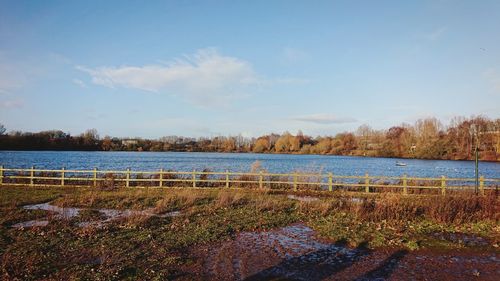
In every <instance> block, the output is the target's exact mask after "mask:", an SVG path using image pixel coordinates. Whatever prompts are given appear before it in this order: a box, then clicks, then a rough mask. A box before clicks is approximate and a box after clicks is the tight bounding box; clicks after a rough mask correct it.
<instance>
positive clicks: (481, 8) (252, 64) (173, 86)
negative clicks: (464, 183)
mask: <svg viewBox="0 0 500 281" xmlns="http://www.w3.org/2000/svg"><path fill="white" fill-rule="evenodd" d="M472 115H484V116H487V117H490V118H500V1H497V0H491V1H490V0H481V1H477V0H471V1H461V0H440V1H438V0H435V1H368V0H367V1H357V0H353V1H347V0H346V1H292V0H289V1H256V0H254V1H215V0H214V1H124V0H121V1H66V0H64V1H50V0H47V1H21V0H15V1H5V0H0V123H1V124H4V126H5V127H6V128H7V129H8V130H9V131H10V130H21V131H31V132H37V131H41V130H51V129H60V130H63V131H65V132H68V133H71V134H73V135H75V134H79V133H81V132H83V131H85V130H86V129H89V128H95V129H97V130H98V132H99V134H100V135H101V136H105V135H111V136H118V137H145V138H158V137H161V136H168V135H182V136H190V137H200V136H207V137H212V136H217V135H237V134H242V135H243V136H259V135H262V134H267V133H271V132H275V133H282V132H285V131H289V132H291V133H295V132H297V131H298V130H302V131H303V132H304V133H305V134H310V135H335V134H336V133H339V132H343V131H353V130H355V129H356V128H357V127H359V126H360V125H362V124H368V125H370V126H372V127H373V128H376V129H382V128H389V127H390V126H393V125H398V124H401V123H403V122H405V123H410V124H411V123H413V122H415V121H416V120H417V119H419V118H426V117H437V118H438V119H440V120H441V121H442V122H443V123H444V124H446V123H447V122H448V121H449V120H450V119H451V118H452V117H454V116H472Z"/></svg>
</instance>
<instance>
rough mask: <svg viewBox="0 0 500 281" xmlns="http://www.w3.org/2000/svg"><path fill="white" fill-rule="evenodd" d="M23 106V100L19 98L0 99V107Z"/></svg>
mask: <svg viewBox="0 0 500 281" xmlns="http://www.w3.org/2000/svg"><path fill="white" fill-rule="evenodd" d="M23 106H24V101H23V100H21V99H15V100H6V101H0V108H3V109H13V108H21V107H23Z"/></svg>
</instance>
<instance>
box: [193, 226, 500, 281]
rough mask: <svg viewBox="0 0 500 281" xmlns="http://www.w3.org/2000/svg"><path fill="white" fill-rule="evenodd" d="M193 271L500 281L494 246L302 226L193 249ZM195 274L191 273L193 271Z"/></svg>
mask: <svg viewBox="0 0 500 281" xmlns="http://www.w3.org/2000/svg"><path fill="white" fill-rule="evenodd" d="M193 254H194V255H195V256H196V257H197V258H196V261H197V262H196V263H195V264H194V265H191V266H189V267H188V268H185V270H186V271H188V272H190V275H191V274H193V272H194V273H195V275H197V276H198V277H199V278H200V279H210V280H499V279H498V276H500V259H499V255H498V254H499V252H498V251H497V250H495V249H489V250H487V251H484V250H481V251H478V250H474V249H470V248H467V249H466V248H464V249H453V250H445V251H437V250H429V249H426V250H416V251H408V250H406V249H394V248H387V249H378V250H370V249H368V248H366V247H364V246H363V245H360V246H358V247H357V248H350V247H348V246H346V244H345V243H344V242H343V241H337V242H336V243H331V242H329V241H324V240H321V239H317V238H316V237H315V233H314V231H313V230H312V229H310V228H309V227H307V226H305V225H302V224H295V225H292V226H288V227H284V228H280V229H276V230H272V231H266V232H243V233H240V234H238V235H237V236H236V238H235V239H232V240H228V241H224V242H220V243H217V244H211V245H206V246H203V247H201V248H199V247H197V248H196V249H193ZM191 276H192V275H191Z"/></svg>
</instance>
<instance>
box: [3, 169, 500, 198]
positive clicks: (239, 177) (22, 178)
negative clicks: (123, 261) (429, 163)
mask: <svg viewBox="0 0 500 281" xmlns="http://www.w3.org/2000/svg"><path fill="white" fill-rule="evenodd" d="M0 185H24V186H26V185H28V186H101V185H113V186H125V187H174V186H175V187H183V186H190V187H226V188H230V187H255V188H257V187H258V188H261V189H264V188H270V189H293V190H295V191H297V190H307V189H318V190H328V191H334V190H350V191H353V190H355V191H364V192H367V193H368V192H383V191H388V190H389V191H399V192H403V193H404V194H409V193H417V192H419V191H420V192H421V191H422V190H435V191H436V192H438V193H440V194H443V195H445V194H446V192H447V191H467V190H468V191H474V190H476V191H479V192H480V193H481V194H483V195H484V194H485V192H488V191H491V190H498V188H499V187H500V179H498V178H489V179H487V178H484V177H483V176H481V177H480V178H479V184H478V186H477V189H476V179H475V178H449V177H445V176H441V177H438V178H436V177H434V178H425V177H409V176H407V175H402V176H400V177H393V176H390V177H389V176H370V175H368V173H367V174H365V175H364V176H347V175H336V174H334V173H267V172H264V171H260V172H249V173H244V172H229V171H225V172H212V171H207V170H204V171H196V170H193V171H171V170H163V169H159V170H158V171H132V170H130V169H127V170H125V171H123V170H122V171H116V170H98V169H96V168H94V169H93V170H74V169H69V170H67V169H65V168H61V169H58V170H50V169H37V168H35V167H31V168H30V169H21V168H5V167H3V166H0Z"/></svg>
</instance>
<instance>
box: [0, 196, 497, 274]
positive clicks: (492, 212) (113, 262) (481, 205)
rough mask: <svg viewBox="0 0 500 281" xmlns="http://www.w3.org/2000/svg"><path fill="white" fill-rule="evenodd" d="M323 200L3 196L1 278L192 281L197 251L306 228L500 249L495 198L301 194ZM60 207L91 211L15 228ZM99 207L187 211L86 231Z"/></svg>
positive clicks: (331, 234) (370, 238)
mask: <svg viewBox="0 0 500 281" xmlns="http://www.w3.org/2000/svg"><path fill="white" fill-rule="evenodd" d="M296 195H297V196H306V195H307V196H316V197H318V198H319V200H317V201H312V202H300V201H297V200H291V199H288V198H287V193H286V192H285V191H282V190H266V191H261V190H255V189H252V190H244V189H231V190H226V189H215V188H210V189H209V188H205V189H204V188H199V189H192V188H187V189H180V188H166V189H155V188H152V189H148V188H144V189H125V188H121V189H116V190H102V189H93V188H72V187H67V188H44V187H40V188H38V187H37V188H25V187H2V188H1V192H0V249H1V250H0V274H1V276H2V277H3V279H22V280H31V279H69V280H71V279H101V280H112V279H130V280H135V279H151V280H154V279H157V280H163V279H174V278H180V279H186V280H189V279H192V278H194V277H193V276H189V274H188V275H185V274H186V272H185V271H184V268H186V267H188V266H189V265H190V264H192V263H193V259H194V258H195V257H193V256H191V255H190V254H189V253H190V251H189V249H191V248H192V247H196V246H197V245H202V244H206V243H213V242H216V241H220V240H223V239H228V238H230V237H233V236H234V235H236V234H237V233H238V232H242V231H257V230H267V229H272V228H276V227H282V226H286V225H290V224H292V223H295V222H303V223H305V224H307V225H309V226H310V227H312V228H313V229H315V230H316V231H317V233H318V235H320V236H321V237H323V238H326V239H330V240H332V241H336V240H341V239H342V240H346V241H348V242H349V244H350V245H352V246H356V245H358V244H361V243H363V242H366V241H367V242H368V244H369V246H370V247H372V248H377V247H386V246H392V247H401V248H408V249H410V250H416V249H420V248H439V249H443V248H444V249H446V248H460V247H468V246H467V245H464V244H463V243H459V242H454V241H443V240H440V239H436V238H435V236H433V235H432V234H434V233H465V234H470V235H479V236H481V237H485V238H487V239H489V241H490V243H489V244H490V245H489V246H487V247H489V248H491V247H492V245H495V244H497V245H498V243H499V240H500V239H499V233H500V227H499V226H498V221H499V218H500V212H499V205H500V204H499V200H498V198H497V197H495V196H493V195H492V196H487V197H475V196H469V195H462V196H446V197H442V196H418V195H413V196H399V195H394V194H355V196H356V197H355V199H353V198H352V197H353V194H352V193H342V192H332V193H325V192H315V191H304V192H297V193H296ZM47 201H53V202H54V204H57V205H59V206H68V207H69V206H71V207H81V208H84V209H85V210H84V211H82V212H81V213H80V215H79V216H78V217H76V218H73V219H71V220H69V221H68V220H61V219H57V218H54V217H52V218H49V219H50V223H49V225H48V226H46V227H41V228H31V229H25V230H17V229H12V228H11V227H10V226H11V225H12V224H14V223H17V222H21V221H26V220H32V219H35V218H41V217H45V216H47V214H46V213H45V212H43V211H31V210H24V209H22V208H21V206H22V205H26V204H32V203H40V202H47ZM98 208H111V209H134V210H153V212H155V213H158V214H163V213H167V212H171V211H180V215H179V216H176V217H155V216H141V215H136V216H131V217H128V218H124V219H120V220H116V221H113V222H112V223H109V224H106V225H105V226H104V227H101V228H96V227H83V228H81V227H78V226H77V223H78V222H81V221H92V220H98V219H99V216H100V215H101V214H100V213H99V212H96V211H95V209H98Z"/></svg>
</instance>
